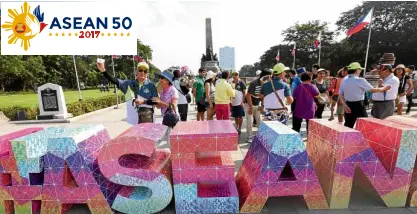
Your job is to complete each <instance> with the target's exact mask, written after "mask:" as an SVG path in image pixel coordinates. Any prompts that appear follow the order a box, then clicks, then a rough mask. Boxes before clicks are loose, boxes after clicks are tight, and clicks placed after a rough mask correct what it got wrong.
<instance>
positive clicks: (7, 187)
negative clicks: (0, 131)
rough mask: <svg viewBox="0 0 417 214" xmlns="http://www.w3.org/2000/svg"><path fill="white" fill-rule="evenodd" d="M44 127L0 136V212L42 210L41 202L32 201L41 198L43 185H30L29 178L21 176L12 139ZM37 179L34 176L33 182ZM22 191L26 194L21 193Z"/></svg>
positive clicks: (7, 213)
mask: <svg viewBox="0 0 417 214" xmlns="http://www.w3.org/2000/svg"><path fill="white" fill-rule="evenodd" d="M42 129H43V128H38V127H35V128H27V129H23V130H20V131H17V132H13V133H10V134H7V135H3V136H0V213H6V214H9V213H32V212H39V211H40V203H37V202H32V200H35V199H36V200H40V198H41V195H42V186H40V185H32V186H29V185H30V180H29V178H23V177H20V175H19V171H18V168H17V164H16V160H15V157H14V153H13V150H12V145H11V140H14V139H16V138H19V137H22V136H25V135H28V134H32V133H35V132H38V131H40V130H42ZM35 181H36V177H35V176H32V184H33V183H34V182H35ZM35 183H36V182H35ZM22 192H24V193H25V194H21V193H22ZM19 193H20V194H19ZM5 200H6V201H5ZM12 201H13V203H12ZM31 202H32V203H31Z"/></svg>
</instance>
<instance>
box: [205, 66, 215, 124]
mask: <svg viewBox="0 0 417 214" xmlns="http://www.w3.org/2000/svg"><path fill="white" fill-rule="evenodd" d="M215 78H216V74H215V73H214V72H213V71H211V70H210V71H208V72H207V76H206V81H205V82H204V101H205V106H206V110H207V120H213V117H214V112H215V106H216V105H215V102H214V95H215V92H216V88H215V86H214V80H215Z"/></svg>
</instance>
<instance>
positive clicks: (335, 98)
mask: <svg viewBox="0 0 417 214" xmlns="http://www.w3.org/2000/svg"><path fill="white" fill-rule="evenodd" d="M338 99H339V95H338V94H335V95H333V97H332V100H333V102H332V103H336V102H337V100H338Z"/></svg>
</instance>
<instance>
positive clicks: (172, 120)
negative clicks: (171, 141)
mask: <svg viewBox="0 0 417 214" xmlns="http://www.w3.org/2000/svg"><path fill="white" fill-rule="evenodd" d="M178 121H180V118H179V116H178V115H177V114H176V112H175V110H174V109H172V104H171V103H170V104H169V106H168V109H167V110H166V111H165V114H164V118H163V120H162V124H164V125H166V126H168V127H170V128H174V127H175V125H177V123H178Z"/></svg>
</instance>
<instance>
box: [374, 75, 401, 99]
mask: <svg viewBox="0 0 417 214" xmlns="http://www.w3.org/2000/svg"><path fill="white" fill-rule="evenodd" d="M383 84H384V85H390V86H391V89H390V90H388V91H386V92H380V93H373V94H372V100H375V101H384V100H395V99H396V98H397V95H398V87H399V86H400V80H399V79H398V77H396V76H394V74H391V75H389V76H388V77H387V78H385V79H384V83H383Z"/></svg>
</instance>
